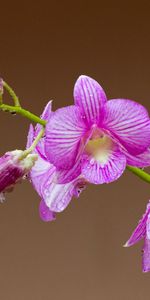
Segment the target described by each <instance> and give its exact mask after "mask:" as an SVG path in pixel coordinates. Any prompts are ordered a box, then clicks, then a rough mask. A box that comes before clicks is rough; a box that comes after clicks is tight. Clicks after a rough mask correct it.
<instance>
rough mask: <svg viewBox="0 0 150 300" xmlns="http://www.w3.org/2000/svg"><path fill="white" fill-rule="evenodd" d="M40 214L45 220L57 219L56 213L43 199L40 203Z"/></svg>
mask: <svg viewBox="0 0 150 300" xmlns="http://www.w3.org/2000/svg"><path fill="white" fill-rule="evenodd" d="M39 214H40V218H41V219H42V220H43V221H44V222H49V221H54V220H55V219H56V214H55V213H54V212H53V211H51V210H50V209H49V208H48V207H47V206H46V204H45V202H44V201H43V200H41V202H40V205H39Z"/></svg>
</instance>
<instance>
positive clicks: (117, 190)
mask: <svg viewBox="0 0 150 300" xmlns="http://www.w3.org/2000/svg"><path fill="white" fill-rule="evenodd" d="M0 11H1V13H0V76H1V77H2V78H3V79H4V80H5V81H7V82H8V83H9V84H10V85H11V86H12V87H13V88H14V89H15V91H16V92H17V94H18V96H19V97H20V99H21V103H22V106H23V107H25V108H27V109H29V110H30V111H32V112H34V113H36V114H37V115H40V114H41V112H42V110H43V108H44V106H45V104H46V103H47V102H48V101H49V100H50V99H53V109H54V110H55V109H57V108H58V107H61V106H64V105H70V104H72V103H73V95H72V93H73V86H74V83H75V81H76V79H77V77H78V76H79V75H80V74H86V75H89V76H91V77H93V78H95V79H96V80H97V81H98V82H99V83H100V84H101V85H102V86H103V88H104V89H105V91H106V94H107V96H108V98H119V97H122V98H129V99H134V100H136V101H138V102H140V103H141V104H143V105H145V106H146V107H147V109H148V110H149V111H150V6H149V1H144V0H143V1H139V2H137V1H130V2H129V1H115V0H114V1H110V2H109V1H107V0H106V1H105V2H104V1H101V0H100V1H95V0H93V1H88V0H87V1H83V0H80V1H78V0H76V1H56V2H54V1H44V0H43V1H41V0H39V1H32V2H28V1H21V2H17V1H15V0H14V1H12V2H10V3H8V2H1V4H0ZM5 99H6V101H7V102H8V103H11V102H10V99H9V97H7V95H6V94H5ZM28 127H29V121H28V120H25V119H23V118H22V117H20V116H12V115H9V114H8V113H2V112H1V113H0V135H1V147H0V154H1V155H2V154H3V153H4V152H5V151H8V150H13V149H16V148H17V149H24V147H25V144H26V136H27V132H28ZM149 198H150V186H149V185H148V184H147V183H145V182H142V181H141V180H140V179H139V178H137V177H135V176H134V175H133V174H131V173H129V172H128V171H126V172H125V173H124V175H123V176H122V177H121V178H120V179H119V180H118V181H116V182H114V183H112V184H109V185H102V186H100V185H99V186H92V185H91V186H88V188H87V189H86V191H84V192H83V193H82V194H81V196H80V198H79V200H76V199H74V200H73V201H72V202H71V204H70V205H69V206H68V208H67V209H66V210H65V211H64V212H63V213H61V214H59V215H58V216H57V220H56V221H55V222H52V223H44V222H42V221H41V220H40V218H39V215H38V205H39V200H40V199H39V197H38V195H37V194H36V192H35V191H34V190H33V188H32V186H31V185H30V183H29V182H24V183H22V184H21V185H18V186H16V188H15V190H14V192H13V193H11V194H8V195H7V200H6V202H5V203H4V204H2V205H0V299H2V300H27V299H28V300H49V299H53V300H59V299H61V300H77V299H78V300H91V299H92V300H99V299H102V300H126V299H128V300H143V299H144V300H147V299H149V295H150V274H149V273H147V274H143V273H142V269H141V248H142V242H141V243H139V244H138V245H136V246H134V247H132V248H128V249H125V248H123V244H124V243H125V242H126V240H127V239H128V238H129V236H130V234H131V232H132V230H133V229H134V228H135V226H136V224H137V222H138V220H139V218H140V217H141V215H142V214H143V213H144V211H145V206H146V204H147V202H148V199H149Z"/></svg>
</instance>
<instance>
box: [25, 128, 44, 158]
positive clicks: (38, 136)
mask: <svg viewBox="0 0 150 300" xmlns="http://www.w3.org/2000/svg"><path fill="white" fill-rule="evenodd" d="M44 132H45V127H42V129H41V130H40V132H39V134H38V135H37V137H36V138H35V140H34V141H33V143H32V145H31V146H30V147H29V148H28V149H27V150H25V151H24V153H23V156H22V157H21V159H22V158H24V157H26V156H27V155H28V154H30V153H32V151H33V150H34V149H35V147H36V145H37V144H38V142H39V140H40V139H41V138H42V136H43V134H44Z"/></svg>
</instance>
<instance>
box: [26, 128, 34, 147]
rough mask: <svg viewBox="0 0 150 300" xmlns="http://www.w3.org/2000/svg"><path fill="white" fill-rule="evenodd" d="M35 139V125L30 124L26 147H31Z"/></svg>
mask: <svg viewBox="0 0 150 300" xmlns="http://www.w3.org/2000/svg"><path fill="white" fill-rule="evenodd" d="M33 139H34V128H33V125H32V124H30V126H29V132H28V136H27V145H26V148H29V147H30V146H31V144H32V143H33Z"/></svg>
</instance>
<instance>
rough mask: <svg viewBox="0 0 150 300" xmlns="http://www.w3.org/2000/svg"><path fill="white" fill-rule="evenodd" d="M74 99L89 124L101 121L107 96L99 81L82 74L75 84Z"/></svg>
mask: <svg viewBox="0 0 150 300" xmlns="http://www.w3.org/2000/svg"><path fill="white" fill-rule="evenodd" d="M74 99H75V104H76V105H78V106H79V107H80V108H81V111H82V114H83V116H84V117H85V119H86V121H87V123H88V124H90V125H91V124H93V123H98V122H99V120H100V116H101V113H102V109H103V106H104V104H105V102H106V101H107V98H106V95H105V92H104V90H103V89H102V87H101V86H100V85H99V83H98V82H97V81H95V80H94V79H92V78H90V77H88V76H84V75H82V76H80V77H79V78H78V79H77V81H76V83H75V86H74Z"/></svg>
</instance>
